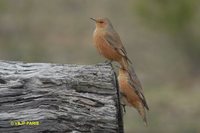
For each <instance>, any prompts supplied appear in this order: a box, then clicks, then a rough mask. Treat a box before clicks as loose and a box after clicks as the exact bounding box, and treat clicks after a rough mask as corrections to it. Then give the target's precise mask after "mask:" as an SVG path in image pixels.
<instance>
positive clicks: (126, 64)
mask: <svg viewBox="0 0 200 133" xmlns="http://www.w3.org/2000/svg"><path fill="white" fill-rule="evenodd" d="M119 63H120V65H121V67H122V69H125V70H129V63H131V61H130V60H129V59H128V58H127V57H123V58H122V59H121V61H120V62H119Z"/></svg>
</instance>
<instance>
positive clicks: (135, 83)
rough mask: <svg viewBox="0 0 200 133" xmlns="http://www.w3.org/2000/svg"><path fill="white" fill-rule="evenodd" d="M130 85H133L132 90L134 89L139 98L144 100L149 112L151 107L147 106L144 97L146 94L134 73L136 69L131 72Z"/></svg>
mask: <svg viewBox="0 0 200 133" xmlns="http://www.w3.org/2000/svg"><path fill="white" fill-rule="evenodd" d="M128 81H129V84H130V85H131V87H132V88H134V91H135V92H136V93H137V94H138V96H139V97H140V99H141V100H142V102H143V104H144V106H145V107H146V109H147V110H149V107H148V105H147V102H146V98H145V96H144V94H143V93H144V92H143V90H142V85H141V83H140V81H139V79H138V77H137V75H136V73H135V71H134V69H133V68H132V69H131V70H129V79H128Z"/></svg>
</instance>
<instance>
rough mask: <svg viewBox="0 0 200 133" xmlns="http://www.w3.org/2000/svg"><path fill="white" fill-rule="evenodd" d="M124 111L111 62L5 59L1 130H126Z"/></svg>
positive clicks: (0, 79) (0, 65) (0, 75)
mask: <svg viewBox="0 0 200 133" xmlns="http://www.w3.org/2000/svg"><path fill="white" fill-rule="evenodd" d="M121 112H122V111H121V107H120V102H119V92H118V83H117V79H116V75H115V72H114V71H113V68H112V66H110V65H108V64H104V63H102V64H97V65H67V64H50V63H23V62H11V61H0V133H37V132H40V133H57V132H58V133H64V132H65V133H82V132H85V133H89V132H91V133H123V120H122V113H121ZM34 123H35V124H34ZM38 123H39V124H38Z"/></svg>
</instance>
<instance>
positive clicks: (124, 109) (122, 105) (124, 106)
mask: <svg viewBox="0 0 200 133" xmlns="http://www.w3.org/2000/svg"><path fill="white" fill-rule="evenodd" d="M121 107H122V108H123V112H124V114H126V105H125V104H121Z"/></svg>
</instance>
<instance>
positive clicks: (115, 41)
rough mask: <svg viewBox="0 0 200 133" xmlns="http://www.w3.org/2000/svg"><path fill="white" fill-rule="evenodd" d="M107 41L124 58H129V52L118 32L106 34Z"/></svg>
mask: <svg viewBox="0 0 200 133" xmlns="http://www.w3.org/2000/svg"><path fill="white" fill-rule="evenodd" d="M104 39H105V41H106V42H107V43H108V44H109V45H110V46H111V47H113V48H114V49H115V50H117V51H118V52H119V53H120V54H121V55H122V56H127V52H126V50H125V48H124V46H123V44H122V42H121V39H120V37H119V35H118V34H117V33H116V32H112V33H109V32H106V33H105V34H104Z"/></svg>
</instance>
